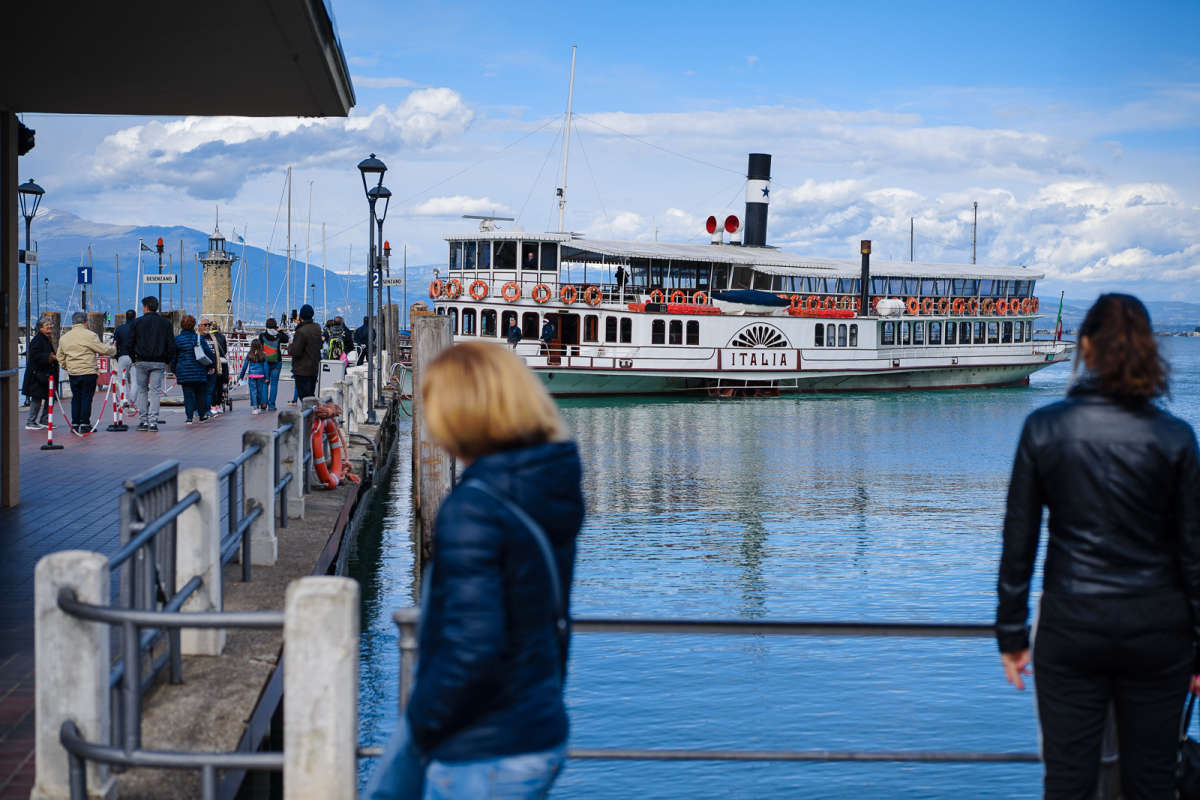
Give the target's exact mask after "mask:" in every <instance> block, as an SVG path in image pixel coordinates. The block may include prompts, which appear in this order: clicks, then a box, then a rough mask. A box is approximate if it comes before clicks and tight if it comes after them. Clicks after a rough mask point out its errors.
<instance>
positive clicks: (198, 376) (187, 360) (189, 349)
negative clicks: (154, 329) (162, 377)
mask: <svg viewBox="0 0 1200 800" xmlns="http://www.w3.org/2000/svg"><path fill="white" fill-rule="evenodd" d="M197 341H198V342H200V344H201V346H203V347H204V352H205V354H206V355H208V357H209V359H211V360H212V362H213V363H214V364H215V363H216V362H217V359H216V356H215V355H214V354H213V351H212V347H211V346H210V345H209V343H208V342H206V341H204V340H203V339H201V338H199V337H198V336H196V332H195V331H181V332H180V334H179V335H178V336H176V337H175V364H174V366H173V367H172V369H171V371H172V372H174V373H175V382H176V383H204V382H205V381H206V380H208V370H209V367H206V366H205V365H203V364H201V363H200V362H199V361H197V360H196V356H195V355H194V353H195V347H196V342H197ZM209 366H211V365H209Z"/></svg>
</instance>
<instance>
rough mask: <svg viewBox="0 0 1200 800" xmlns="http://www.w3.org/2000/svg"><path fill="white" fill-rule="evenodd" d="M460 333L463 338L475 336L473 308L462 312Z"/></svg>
mask: <svg viewBox="0 0 1200 800" xmlns="http://www.w3.org/2000/svg"><path fill="white" fill-rule="evenodd" d="M462 333H463V336H474V335H475V309H473V308H464V309H463V310H462Z"/></svg>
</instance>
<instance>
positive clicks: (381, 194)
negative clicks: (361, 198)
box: [367, 182, 392, 225]
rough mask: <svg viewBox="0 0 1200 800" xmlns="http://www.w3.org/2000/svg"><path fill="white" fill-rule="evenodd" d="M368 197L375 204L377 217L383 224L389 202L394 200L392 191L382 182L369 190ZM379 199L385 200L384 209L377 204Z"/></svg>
mask: <svg viewBox="0 0 1200 800" xmlns="http://www.w3.org/2000/svg"><path fill="white" fill-rule="evenodd" d="M367 199H368V200H370V201H371V204H372V205H374V206H375V218H376V219H377V220H379V224H380V225H382V224H383V219H384V217H386V216H387V210H388V204H389V203H391V201H392V193H391V191H389V190H388V188H387V187H386V186H384V185H383V183H382V182H381V183H380V184H379V185H378V186H373V187H371V189H369V190H368V191H367ZM379 200H382V201H383V211H380V210H379V206H378V205H376V202H377V201H379Z"/></svg>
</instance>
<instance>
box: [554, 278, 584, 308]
mask: <svg viewBox="0 0 1200 800" xmlns="http://www.w3.org/2000/svg"><path fill="white" fill-rule="evenodd" d="M578 296H579V291H578V290H577V289H576V288H575V287H574V286H572V285H571V284H569V283H568V284H567V285H566V286H564V287H562V288H561V289H559V290H558V297H559V299H560V300H562V301H563V302H564V303H566V304H567V305H571V303H574V302H575V298H576V297H578Z"/></svg>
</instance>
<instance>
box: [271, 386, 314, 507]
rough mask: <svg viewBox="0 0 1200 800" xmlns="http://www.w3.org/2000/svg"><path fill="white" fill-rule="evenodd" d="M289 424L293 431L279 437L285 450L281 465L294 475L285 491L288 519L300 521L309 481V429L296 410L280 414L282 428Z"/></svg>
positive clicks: (280, 443)
mask: <svg viewBox="0 0 1200 800" xmlns="http://www.w3.org/2000/svg"><path fill="white" fill-rule="evenodd" d="M301 402H303V401H301ZM288 422H290V423H292V429H291V430H290V431H288V432H287V433H285V434H284V435H283V436H280V437H279V446H280V447H282V448H283V455H282V456H280V458H279V463H280V464H281V465H282V469H283V471H284V472H285V473H286V472H290V473H292V482H291V483H289V484H288V485H287V489H285V490H284V491H286V492H287V493H288V519H299V518H300V517H303V516H304V488H305V487H304V482H305V481H306V480H308V476H307V475H306V472H307V470H306V469H304V448H305V447H306V445H307V442H308V431H309V428H308V426H307V425H305V424H304V417H303V416H301V414H300V412H299V411H296V410H295V409H291V408H289V409H287V410H286V411H280V412H279V425H280V427H282V426H283V425H284V424H286V423H288ZM280 477H282V476H280ZM276 480H278V479H276Z"/></svg>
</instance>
